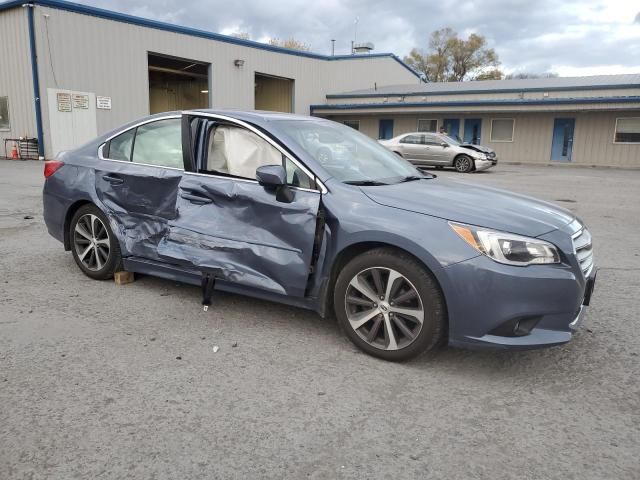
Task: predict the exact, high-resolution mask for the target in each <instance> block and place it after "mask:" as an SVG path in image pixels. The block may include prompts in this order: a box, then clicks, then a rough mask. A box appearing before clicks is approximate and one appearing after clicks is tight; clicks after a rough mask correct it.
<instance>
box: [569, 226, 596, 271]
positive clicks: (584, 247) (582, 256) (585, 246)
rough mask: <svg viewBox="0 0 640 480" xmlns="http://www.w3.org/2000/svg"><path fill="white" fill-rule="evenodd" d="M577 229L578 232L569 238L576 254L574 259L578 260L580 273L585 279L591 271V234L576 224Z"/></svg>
mask: <svg viewBox="0 0 640 480" xmlns="http://www.w3.org/2000/svg"><path fill="white" fill-rule="evenodd" d="M576 223H577V222H576ZM578 227H579V230H578V231H577V232H576V233H574V234H573V236H572V237H571V238H572V239H573V249H574V250H575V252H576V258H577V259H578V263H580V269H581V270H582V273H583V274H584V276H585V277H588V276H589V274H590V273H591V270H593V245H592V243H591V234H590V233H589V230H587V229H586V227H585V226H584V225H580V224H578Z"/></svg>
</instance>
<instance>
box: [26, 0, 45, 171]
mask: <svg viewBox="0 0 640 480" xmlns="http://www.w3.org/2000/svg"><path fill="white" fill-rule="evenodd" d="M22 6H23V7H26V8H27V20H28V23H29V47H30V50H31V76H32V78H33V100H34V103H35V109H36V129H37V131H38V156H39V157H40V160H42V159H44V134H43V133H42V108H41V105H40V79H39V78H38V55H37V53H36V29H35V24H34V17H33V10H34V8H35V5H34V4H33V3H25V4H23V5H22Z"/></svg>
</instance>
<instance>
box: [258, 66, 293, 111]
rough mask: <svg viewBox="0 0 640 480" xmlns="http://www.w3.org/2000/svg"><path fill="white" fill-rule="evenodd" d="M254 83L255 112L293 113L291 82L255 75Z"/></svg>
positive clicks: (289, 80) (285, 79) (286, 79)
mask: <svg viewBox="0 0 640 480" xmlns="http://www.w3.org/2000/svg"><path fill="white" fill-rule="evenodd" d="M255 82H256V83H255V102H256V103H255V109H256V110H269V111H273V112H287V113H291V112H293V88H294V85H295V82H294V81H293V80H291V79H288V78H275V77H272V76H267V75H258V74H256V79H255Z"/></svg>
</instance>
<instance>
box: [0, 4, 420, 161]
mask: <svg viewBox="0 0 640 480" xmlns="http://www.w3.org/2000/svg"><path fill="white" fill-rule="evenodd" d="M0 32H2V33H1V35H2V41H0V141H2V140H4V139H18V138H20V137H34V138H37V139H38V144H37V147H38V148H39V150H40V155H41V156H42V155H44V156H46V157H51V156H53V155H55V154H56V153H57V152H58V151H60V150H64V149H68V148H71V147H73V146H76V145H78V144H80V143H82V142H84V141H87V140H89V139H90V138H93V137H95V136H96V135H98V134H101V133H103V132H105V131H108V130H110V129H112V128H115V127H117V126H119V125H121V124H123V123H125V122H128V121H130V120H133V119H135V118H137V117H141V116H144V115H147V114H149V113H156V112H159V111H167V110H176V109H186V108H198V107H200V108H206V107H217V108H225V107H229V108H240V109H265V110H278V111H287V112H295V113H302V114H308V113H309V111H310V106H311V105H312V104H317V103H320V102H324V101H325V97H326V95H327V94H328V93H331V92H340V91H347V90H355V89H362V88H368V87H373V86H386V85H397V84H407V83H414V84H418V83H419V82H420V79H419V76H418V75H417V74H416V73H415V72H414V71H413V70H412V69H410V68H409V67H408V66H407V65H405V64H404V63H403V62H402V61H401V60H400V59H398V57H396V56H395V55H392V54H381V53H379V54H365V55H348V56H325V55H319V54H315V53H310V52H302V51H294V50H288V49H284V48H279V47H275V46H271V45H265V44H262V43H258V42H252V41H247V40H242V39H238V38H234V37H228V36H224V35H219V34H215V33H211V32H206V31H202V30H197V29H193V28H185V27H180V26H176V25H171V24H167V23H162V22H157V21H152V20H146V19H142V18H139V17H133V16H130V15H124V14H120V13H116V12H112V11H108V10H103V9H98V8H93V7H88V6H84V5H80V4H76V3H69V2H65V1H60V0H35V1H27V2H25V1H9V2H5V3H2V4H0ZM0 155H4V151H3V150H0Z"/></svg>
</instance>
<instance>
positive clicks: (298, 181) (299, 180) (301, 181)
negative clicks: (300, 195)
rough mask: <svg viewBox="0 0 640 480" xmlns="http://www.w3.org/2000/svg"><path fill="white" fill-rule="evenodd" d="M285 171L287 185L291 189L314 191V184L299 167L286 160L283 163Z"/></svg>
mask: <svg viewBox="0 0 640 480" xmlns="http://www.w3.org/2000/svg"><path fill="white" fill-rule="evenodd" d="M285 165H286V169H287V183H288V184H289V185H291V186H292V187H301V188H312V189H315V188H316V187H315V182H314V181H313V180H312V179H311V178H309V175H307V174H306V173H304V172H303V171H302V169H301V168H300V167H298V166H297V165H296V164H295V163H293V162H292V161H291V160H289V159H288V158H287V159H286V161H285Z"/></svg>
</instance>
